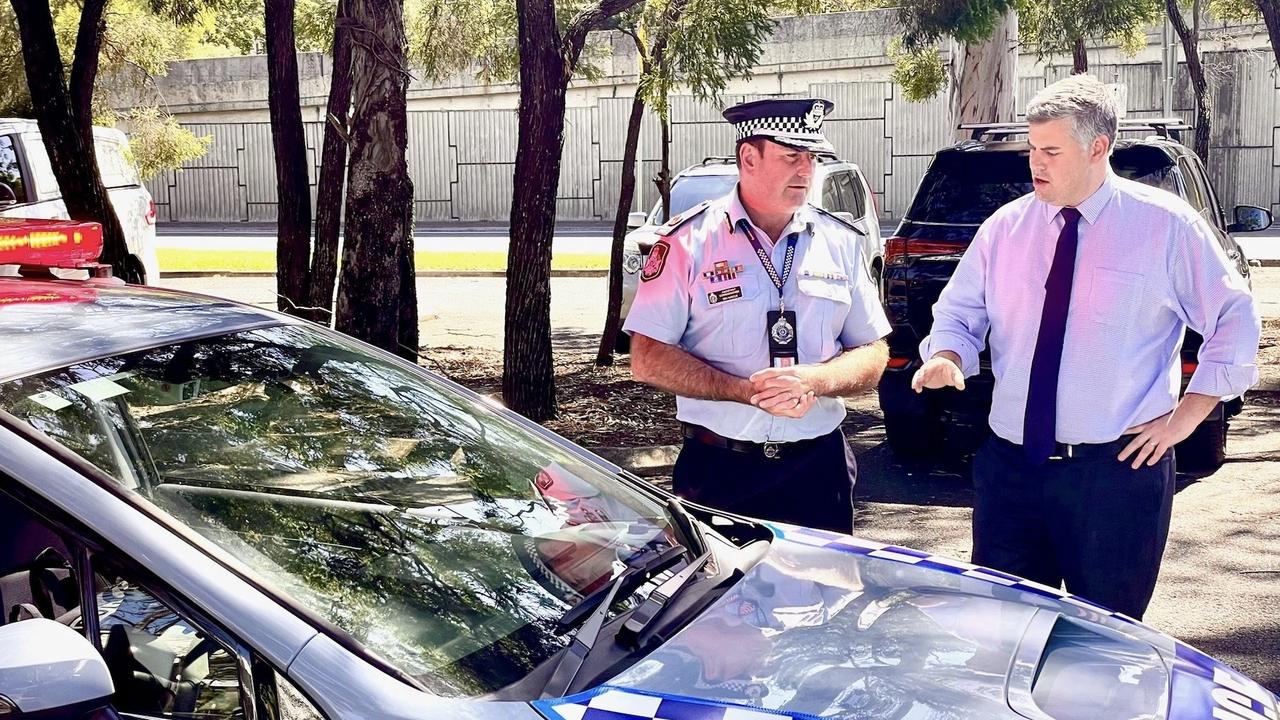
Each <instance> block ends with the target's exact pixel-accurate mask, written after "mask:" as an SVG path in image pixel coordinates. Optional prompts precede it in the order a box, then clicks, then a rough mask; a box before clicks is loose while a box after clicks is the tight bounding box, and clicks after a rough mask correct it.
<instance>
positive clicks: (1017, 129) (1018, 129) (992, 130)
mask: <svg viewBox="0 0 1280 720" xmlns="http://www.w3.org/2000/svg"><path fill="white" fill-rule="evenodd" d="M1119 125H1120V127H1119V130H1120V132H1122V133H1123V132H1154V133H1155V134H1157V135H1159V136H1160V137H1162V138H1168V139H1170V140H1178V139H1179V132H1180V131H1182V130H1190V129H1191V126H1190V125H1188V124H1187V121H1185V120H1183V119H1182V118H1176V117H1166V118H1133V119H1128V120H1121V121H1120V123H1119ZM960 129H961V130H968V131H970V138H971V139H973V140H983V139H987V140H995V139H999V138H1007V137H1010V136H1012V135H1025V134H1026V132H1027V123H1026V121H1022V122H1005V123H963V124H961V125H960Z"/></svg>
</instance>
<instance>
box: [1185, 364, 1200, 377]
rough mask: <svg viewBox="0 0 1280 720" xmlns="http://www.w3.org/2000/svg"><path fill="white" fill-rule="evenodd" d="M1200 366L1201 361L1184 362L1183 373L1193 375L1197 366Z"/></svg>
mask: <svg viewBox="0 0 1280 720" xmlns="http://www.w3.org/2000/svg"><path fill="white" fill-rule="evenodd" d="M1198 367H1200V363H1196V362H1184V363H1182V374H1183V375H1192V374H1194V373H1195V371H1196V368H1198Z"/></svg>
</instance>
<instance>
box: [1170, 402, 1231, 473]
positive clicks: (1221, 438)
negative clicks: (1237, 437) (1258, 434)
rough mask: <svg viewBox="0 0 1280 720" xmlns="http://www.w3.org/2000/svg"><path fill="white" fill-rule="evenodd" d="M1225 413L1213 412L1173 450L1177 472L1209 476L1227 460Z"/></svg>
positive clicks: (1226, 423)
mask: <svg viewBox="0 0 1280 720" xmlns="http://www.w3.org/2000/svg"><path fill="white" fill-rule="evenodd" d="M1227 426H1228V422H1227V418H1226V413H1224V412H1222V411H1221V410H1215V411H1214V412H1213V414H1212V415H1210V416H1209V417H1208V418H1206V419H1205V421H1204V422H1202V423H1200V426H1199V427H1197V428H1196V429H1195V431H1194V432H1192V433H1191V435H1190V436H1189V437H1188V438H1187V439H1186V440H1183V441H1182V442H1180V443H1178V445H1177V447H1175V448H1174V454H1175V456H1176V457H1177V468H1178V471H1179V472H1187V473H1193V474H1196V475H1210V474H1212V473H1214V472H1217V470H1218V468H1220V467H1222V463H1223V462H1225V461H1226V459H1227Z"/></svg>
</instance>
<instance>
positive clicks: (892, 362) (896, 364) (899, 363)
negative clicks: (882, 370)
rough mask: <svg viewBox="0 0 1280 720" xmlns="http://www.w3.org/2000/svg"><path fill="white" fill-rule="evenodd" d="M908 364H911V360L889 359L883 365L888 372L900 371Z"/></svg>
mask: <svg viewBox="0 0 1280 720" xmlns="http://www.w3.org/2000/svg"><path fill="white" fill-rule="evenodd" d="M910 364H911V358H905V357H891V358H889V362H888V363H887V364H886V365H885V367H887V368H889V369H890V370H901V369H902V368H904V367H906V366H908V365H910Z"/></svg>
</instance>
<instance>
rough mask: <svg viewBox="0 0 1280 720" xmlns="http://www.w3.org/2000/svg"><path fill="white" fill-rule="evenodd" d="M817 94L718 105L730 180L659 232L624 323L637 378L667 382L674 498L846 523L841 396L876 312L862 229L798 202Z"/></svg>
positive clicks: (880, 332) (882, 330) (795, 519)
mask: <svg viewBox="0 0 1280 720" xmlns="http://www.w3.org/2000/svg"><path fill="white" fill-rule="evenodd" d="M831 108H832V104H831V103H830V102H828V101H826V100H817V99H809V100H796V99H788V100H759V101H755V102H749V103H743V104H740V105H736V106H734V107H731V108H729V109H728V110H726V111H725V112H724V117H725V119H726V120H728V121H729V122H731V123H733V125H734V127H735V128H736V130H737V135H738V144H737V150H736V158H737V164H738V173H739V179H738V184H737V186H736V187H735V188H734V189H733V190H732V191H731V192H730V193H729V194H727V195H725V196H724V197H722V198H718V199H715V200H712V201H709V202H706V203H703V204H702V205H699V206H697V207H695V208H693V209H691V210H690V211H689V212H687V213H684V214H683V215H681V216H678V217H674V218H672V219H671V220H670V221H669V222H668V223H667V224H666V225H664V226H663V227H662V228H661V229H660V230H659V231H658V235H659V236H660V239H659V241H658V242H657V243H655V244H654V246H653V249H652V250H651V251H650V253H649V259H648V262H647V263H646V265H645V267H644V270H643V272H642V273H641V275H640V280H641V282H640V287H639V289H638V290H637V293H636V299H635V302H634V305H633V306H632V308H631V311H630V313H629V314H628V316H627V322H626V325H625V326H624V329H625V330H626V331H627V332H628V333H629V334H630V335H631V338H632V340H631V370H632V374H633V375H634V376H635V378H636V379H637V380H640V381H641V382H645V383H649V384H651V385H653V386H655V387H658V388H661V389H663V390H667V391H670V392H673V393H675V394H676V396H677V398H676V416H677V417H678V418H679V420H680V421H681V424H682V426H683V430H684V444H683V446H682V448H681V451H680V456H679V458H678V459H677V461H676V465H675V470H674V485H675V491H676V493H677V494H679V495H681V496H682V497H684V498H687V499H689V500H692V501H695V502H698V503H701V504H705V505H709V506H712V507H717V508H721V509H723V510H727V511H730V512H737V513H741V514H744V515H750V516H753V517H759V518H766V519H771V520H777V521H782V522H789V523H795V524H800V525H807V526H811V527H821V528H827V529H831V530H837V531H842V532H849V531H850V530H851V529H852V526H853V507H852V501H853V483H854V480H855V477H856V473H857V468H856V464H855V462H854V459H853V454H852V452H851V451H850V450H849V446H848V444H847V443H846V442H845V439H844V435H843V433H841V432H840V423H841V421H842V420H844V417H845V408H844V402H843V400H842V399H841V396H843V395H849V394H852V393H857V392H861V391H862V390H865V389H867V388H869V387H872V386H874V385H875V384H876V382H877V381H878V380H879V378H880V374H881V372H883V370H884V366H885V362H886V360H887V357H888V351H887V349H886V347H885V344H884V342H883V341H882V340H881V338H883V337H884V336H886V335H887V334H888V333H889V323H888V320H887V319H886V318H885V315H884V310H883V309H882V308H881V306H880V302H879V297H878V293H877V291H876V288H875V286H874V284H873V283H872V281H871V278H870V275H869V274H868V271H867V269H866V265H865V262H864V259H863V258H862V257H861V254H860V252H859V250H858V243H857V235H858V234H859V231H858V230H857V228H855V227H854V226H852V225H849V224H847V223H845V222H844V221H843V220H840V219H838V218H836V217H835V216H833V215H830V214H828V213H826V212H824V211H822V210H820V209H818V208H816V207H814V206H812V205H808V204H806V203H805V199H806V198H807V197H808V196H809V192H810V185H811V183H812V181H813V175H814V164H815V162H816V154H818V153H830V152H834V149H833V148H832V147H831V145H830V143H828V142H827V139H826V137H825V136H824V135H823V134H822V120H823V117H824V116H825V115H826V114H827V113H829V112H830V111H831Z"/></svg>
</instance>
